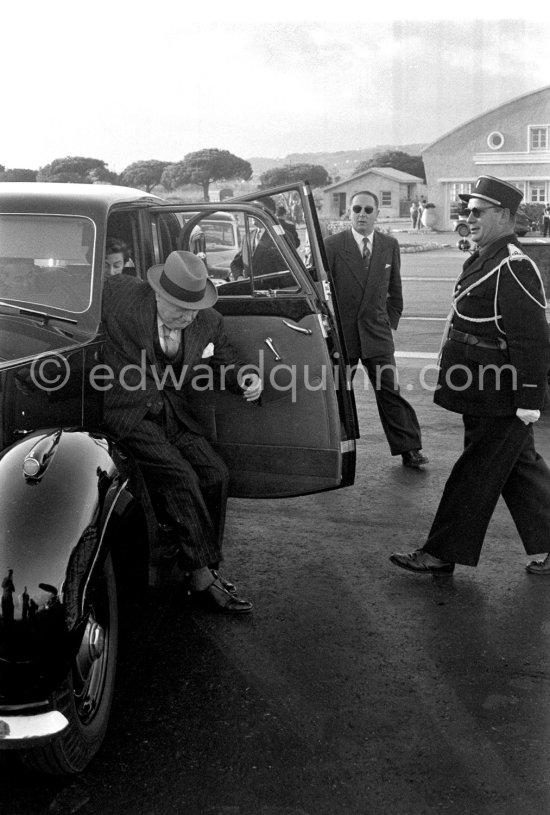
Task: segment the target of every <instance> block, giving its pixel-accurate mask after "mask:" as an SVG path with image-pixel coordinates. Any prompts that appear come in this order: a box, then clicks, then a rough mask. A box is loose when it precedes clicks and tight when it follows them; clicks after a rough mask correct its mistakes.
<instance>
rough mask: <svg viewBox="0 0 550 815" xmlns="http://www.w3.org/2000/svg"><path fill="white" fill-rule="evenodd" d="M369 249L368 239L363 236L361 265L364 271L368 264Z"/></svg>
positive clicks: (367, 268)
mask: <svg viewBox="0 0 550 815" xmlns="http://www.w3.org/2000/svg"><path fill="white" fill-rule="evenodd" d="M370 258H371V254H370V249H369V241H368V239H367V238H363V266H364V267H365V271H366V272H368V270H369V266H370Z"/></svg>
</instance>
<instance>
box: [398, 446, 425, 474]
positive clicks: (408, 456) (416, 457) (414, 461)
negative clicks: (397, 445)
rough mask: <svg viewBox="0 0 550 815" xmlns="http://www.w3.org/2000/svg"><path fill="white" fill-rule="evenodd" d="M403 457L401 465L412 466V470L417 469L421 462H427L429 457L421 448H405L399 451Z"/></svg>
mask: <svg viewBox="0 0 550 815" xmlns="http://www.w3.org/2000/svg"><path fill="white" fill-rule="evenodd" d="M401 458H402V459H403V467H412V469H413V470H419V469H420V468H421V467H422V465H423V464H428V462H429V460H430V459H429V458H428V456H425V455H424V453H423V452H422V450H407V451H406V452H405V453H401Z"/></svg>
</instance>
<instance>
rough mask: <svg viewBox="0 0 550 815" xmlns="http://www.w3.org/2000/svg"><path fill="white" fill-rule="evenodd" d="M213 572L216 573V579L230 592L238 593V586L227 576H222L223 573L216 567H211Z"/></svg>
mask: <svg viewBox="0 0 550 815" xmlns="http://www.w3.org/2000/svg"><path fill="white" fill-rule="evenodd" d="M210 571H211V572H212V574H213V575H214V580H219V581H220V583H221V584H222V586H223V587H224V589H225V590H226V591H228V592H229V594H237V587H236V585H235V584H234V583H231V581H230V580H227V578H225V577H222V576H221V574H220V573H219V572H218V571H217V570H216V569H210Z"/></svg>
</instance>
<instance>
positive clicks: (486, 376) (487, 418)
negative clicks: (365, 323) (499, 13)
mask: <svg viewBox="0 0 550 815" xmlns="http://www.w3.org/2000/svg"><path fill="white" fill-rule="evenodd" d="M522 197H523V196H522V193H521V192H520V191H519V190H518V189H517V187H515V186H514V185H513V184H509V183H508V182H506V181H502V180H500V179H498V178H494V177H493V176H485V175H484V176H480V177H479V178H478V179H477V181H476V183H475V185H474V188H473V190H472V192H471V193H467V194H466V193H465V194H462V195H460V198H462V199H463V200H464V201H465V202H466V204H467V207H468V208H467V209H466V213H467V214H468V224H469V225H470V231H471V234H472V238H473V239H474V241H475V242H476V244H477V250H476V251H475V252H474V253H473V254H472V255H471V256H470V257H469V258H468V260H467V261H466V262H465V264H464V269H463V271H462V274H461V275H460V276H459V278H458V280H457V282H456V285H455V289H454V297H453V301H452V307H451V312H450V315H449V320H448V322H447V329H446V332H445V334H444V337H443V343H442V346H441V357H440V369H439V377H438V383H437V389H436V391H435V395H434V401H435V402H436V404H438V405H441V407H444V408H446V409H447V410H451V411H454V412H456V413H461V414H462V417H463V422H464V451H463V453H462V455H461V456H460V458H459V459H458V461H457V462H456V463H455V465H454V467H453V470H452V472H451V474H450V476H449V478H448V480H447V483H446V484H445V488H444V491H443V495H442V497H441V501H440V503H439V507H438V510H437V513H436V515H435V518H434V521H433V523H432V527H431V529H430V532H429V534H428V539H427V541H426V543H425V544H424V546H422V547H421V548H420V549H415V550H414V551H412V552H408V553H405V554H394V555H392V556H391V557H390V560H391V561H392V563H394V564H395V565H396V566H400V567H401V568H403V569H407V570H409V571H412V572H416V573H421V574H450V573H451V572H452V571H453V570H454V568H455V564H456V563H459V564H462V565H465V566H476V565H477V563H478V560H479V556H480V553H481V547H482V544H483V541H484V538H485V533H486V531H487V527H488V525H489V521H490V520H491V517H492V515H493V512H494V509H495V506H496V504H497V501H498V499H499V497H500V496H502V497H503V499H504V501H505V503H506V505H507V507H508V509H509V510H510V514H511V515H512V518H513V520H514V523H515V525H516V528H517V531H518V533H519V535H520V538H521V540H522V543H523V545H524V547H525V550H526V552H527V554H529V555H534V554H538V553H544V555H545V556H544V557H543V558H542V559H538V560H533V561H531V562H530V563H528V564H527V566H526V568H527V571H528V572H530V573H531V574H537V575H550V555H549V554H548V552H549V551H550V470H549V468H548V466H547V465H546V463H545V461H544V460H543V458H542V457H541V456H540V455H539V454H538V453H537V452H536V450H535V446H534V437H533V424H534V423H535V422H536V421H538V419H539V417H540V411H541V409H542V408H543V406H544V405H545V403H546V395H547V386H548V383H547V374H548V367H549V363H550V354H549V340H548V325H547V321H546V313H545V306H546V298H545V294H544V287H543V283H542V279H541V276H540V273H539V270H538V269H537V267H536V266H535V264H534V263H533V261H532V260H531V259H530V258H529V257H528V256H527V255H525V253H524V252H523V249H522V247H521V245H520V243H519V241H518V239H517V237H516V235H515V234H514V216H515V213H516V211H517V208H518V205H519V203H520V201H521V199H522Z"/></svg>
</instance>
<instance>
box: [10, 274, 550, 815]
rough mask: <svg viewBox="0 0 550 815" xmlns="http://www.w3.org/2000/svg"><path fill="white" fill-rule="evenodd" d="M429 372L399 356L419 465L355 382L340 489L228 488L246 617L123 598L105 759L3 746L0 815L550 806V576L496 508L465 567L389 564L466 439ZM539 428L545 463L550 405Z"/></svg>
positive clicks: (171, 594) (456, 813) (280, 813)
mask: <svg viewBox="0 0 550 815" xmlns="http://www.w3.org/2000/svg"><path fill="white" fill-rule="evenodd" d="M453 262H454V261H453ZM409 268H410V267H409ZM415 325H416V331H417V330H418V324H414V325H413V323H411V322H409V323H405V325H404V326H403V324H402V327H401V328H400V331H399V334H398V345H399V347H400V349H401V350H402V351H403V352H405V351H409V352H412V351H415V350H418V348H417V347H416V344H415V343H416V337H417V336H418V334H417V333H416V331H415ZM430 347H431V346H430ZM431 364H432V363H431V361H430V359H425V358H417V357H415V356H410V357H409V356H405V357H400V358H399V367H400V372H401V386H402V388H403V391H404V393H406V394H407V395H408V398H410V400H411V402H412V403H413V405H414V407H415V408H416V410H417V412H418V416H419V419H420V422H421V425H422V428H423V432H424V448H425V451H426V452H427V454H428V455H429V457H430V465H429V466H428V467H426V469H425V470H424V471H422V472H417V471H411V470H406V469H404V468H403V467H402V466H401V464H400V461H399V460H398V459H392V458H391V457H390V455H389V451H388V449H387V445H386V442H385V439H384V438H383V434H382V430H381V427H380V423H379V420H378V417H377V415H376V408H375V405H374V399H373V395H372V392H371V391H370V389H369V390H363V389H361V388H360V387H358V389H357V393H356V396H357V405H358V412H359V418H360V425H361V429H362V436H361V439H360V440H359V442H358V465H357V479H356V484H355V485H354V486H353V487H350V488H347V489H344V490H338V491H334V492H329V493H323V494H319V495H313V496H306V497H302V498H296V499H289V500H286V499H285V500H278V501H244V500H239V501H237V500H232V501H230V505H229V512H228V526H227V534H226V558H227V569H226V571H227V573H228V575H229V576H230V577H232V578H235V579H236V580H237V582H238V584H239V586H242V588H243V590H244V592H245V593H246V594H247V595H249V596H250V598H251V599H252V600H253V601H254V603H255V612H254V614H253V615H252V617H251V618H250V619H242V620H236V619H226V618H224V617H221V616H217V615H212V614H207V613H204V612H198V611H192V610H191V609H190V608H189V607H188V605H187V604H186V602H185V600H184V598H182V597H181V594H180V593H179V592H178V590H177V589H171V590H169V591H164V592H159V591H156V592H150V593H149V595H148V596H147V597H142V598H136V599H137V601H138V603H137V605H136V606H134V607H133V609H132V614H131V615H130V616H129V617H127V623H126V626H125V633H124V637H123V643H124V646H123V652H122V655H121V664H120V671H119V682H118V692H117V698H116V701H115V705H114V710H113V716H112V722H111V727H110V730H109V733H108V736H107V739H106V742H105V744H104V747H103V749H102V751H101V753H100V754H99V755H98V757H97V758H96V760H95V761H94V762H93V763H92V765H91V766H90V768H89V769H88V770H87V771H86V772H85V773H84V774H83V775H82V776H80V777H78V778H76V779H69V780H52V779H48V778H46V779H42V778H37V777H36V776H32V775H30V774H28V773H27V772H26V771H25V770H23V769H22V768H20V767H19V765H18V763H17V761H16V760H15V757H13V756H9V755H8V756H6V755H4V756H0V773H1V777H2V784H1V785H0V813H1V815H35V814H36V815H51V814H53V815H68V813H78V815H99V813H101V814H102V815H203V813H204V815H465V814H466V815H470V814H471V815H543V814H544V813H548V812H550V787H549V785H548V777H549V776H550V749H549V748H550V707H549V705H548V693H549V689H550V657H549V653H550V649H549V646H550V578H548V579H546V578H541V577H536V576H532V575H529V574H527V573H526V572H525V570H524V564H525V562H526V561H527V558H526V556H525V555H524V553H523V549H522V546H521V544H520V542H519V539H518V536H517V533H516V531H515V529H514V527H513V524H512V521H511V519H510V517H509V515H508V513H507V510H506V508H505V507H504V505H499V507H498V509H497V512H496V514H495V517H494V518H493V521H492V523H491V526H490V529H489V533H488V536H487V540H486V544H485V547H484V550H483V553H482V560H481V563H480V565H479V567H478V568H477V569H469V568H466V567H457V569H456V571H455V573H454V575H452V576H449V577H430V576H428V577H418V576H416V575H412V574H408V573H407V572H403V571H400V570H398V569H396V568H395V567H393V566H392V565H391V564H390V563H389V560H388V556H389V554H390V553H391V552H392V551H396V550H407V549H410V548H413V547H415V546H417V545H421V544H422V542H423V541H424V539H425V537H426V534H427V532H428V530H429V527H430V524H431V520H432V517H433V515H434V512H435V510H436V507H437V503H438V500H439V497H440V494H441V491H442V488H443V484H444V482H445V479H446V477H447V475H448V473H449V471H450V469H451V467H452V464H453V462H454V460H455V459H456V457H457V456H458V454H459V451H460V448H461V444H462V431H461V419H460V417H459V416H455V415H454V414H450V413H448V412H446V411H444V410H442V409H440V408H436V407H434V406H433V405H432V394H431V392H430V389H431V387H433V376H434V373H433V370H432V369H430V368H425V367H424V366H429V365H431ZM536 437H537V444H538V448H539V451H540V452H541V453H542V454H543V455H545V457H546V458H547V460H549V461H550V416H548V415H545V416H544V417H543V419H542V420H541V422H539V424H538V425H537V428H536Z"/></svg>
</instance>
